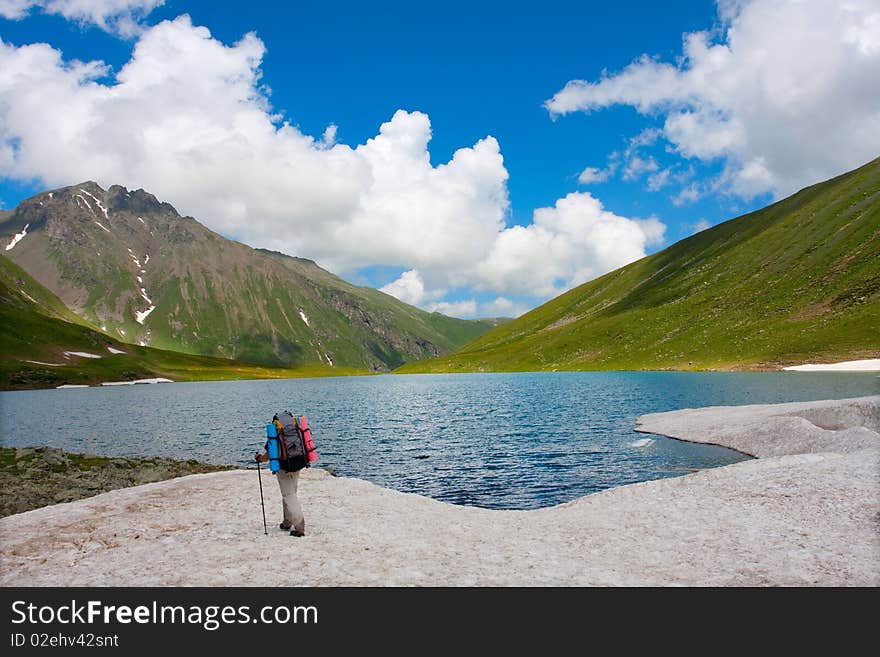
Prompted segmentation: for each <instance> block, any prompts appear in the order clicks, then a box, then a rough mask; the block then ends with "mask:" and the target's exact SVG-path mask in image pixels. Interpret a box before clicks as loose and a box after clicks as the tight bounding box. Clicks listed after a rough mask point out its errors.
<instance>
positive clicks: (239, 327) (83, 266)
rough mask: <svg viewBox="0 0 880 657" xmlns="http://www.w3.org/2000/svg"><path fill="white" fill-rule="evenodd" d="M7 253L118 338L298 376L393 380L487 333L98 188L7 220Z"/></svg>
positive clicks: (1, 225) (70, 193)
mask: <svg viewBox="0 0 880 657" xmlns="http://www.w3.org/2000/svg"><path fill="white" fill-rule="evenodd" d="M25 229H26V234H25V235H24V236H23V237H21V239H20V240H18V241H16V242H15V244H14V246H13V247H12V248H11V249H9V250H6V251H5V254H6V255H7V256H9V257H10V258H11V259H13V260H14V261H15V262H16V263H17V264H19V265H20V266H21V267H22V268H23V269H25V270H26V271H27V272H28V273H30V274H31V275H32V276H33V277H34V278H35V279H36V280H38V281H39V282H40V283H42V284H43V285H44V286H45V287H47V288H48V289H49V290H51V291H52V292H54V293H55V294H57V295H58V297H60V298H61V300H62V301H63V302H64V303H65V304H66V305H67V306H68V307H69V308H70V309H71V310H73V311H74V312H75V313H77V315H79V316H81V317H83V318H84V319H85V320H86V321H87V322H89V323H91V324H92V325H94V326H95V327H98V328H100V329H101V330H102V331H104V332H106V333H108V334H110V335H113V336H115V337H118V338H119V339H120V340H122V341H125V342H129V343H137V344H140V345H148V346H154V347H160V348H163V349H172V350H175V351H181V352H185V353H191V354H200V355H209V356H219V357H224V358H234V359H237V360H242V361H247V362H254V363H261V364H269V365H274V366H277V365H281V366H288V367H301V366H304V365H312V364H314V365H322V364H324V365H341V366H348V367H355V368H359V369H366V370H380V371H381V370H388V369H392V368H394V367H397V366H398V365H400V364H402V363H404V362H406V361H409V360H414V359H418V358H424V357H430V356H437V355H440V354H445V353H449V352H450V351H452V350H453V349H454V348H455V347H457V346H460V345H462V344H464V343H465V342H467V341H468V340H470V339H472V338H474V337H476V336H478V335H480V334H481V333H483V332H485V331H486V330H488V329H489V328H490V326H489V325H488V324H487V323H486V322H480V321H469V320H461V319H455V318H451V317H445V316H443V315H440V314H437V313H428V312H425V311H423V310H420V309H418V308H414V307H412V306H409V305H407V304H405V303H403V302H401V301H399V300H397V299H395V298H393V297H391V296H388V295H386V294H383V293H382V292H379V291H378V290H374V289H370V288H363V287H357V286H354V285H351V284H349V283H347V282H346V281H344V280H342V279H340V278H338V277H337V276H334V275H333V274H331V273H329V272H327V271H325V270H324V269H321V268H320V267H318V266H317V265H316V264H315V263H314V262H312V261H310V260H305V259H301V258H292V257H289V256H286V255H283V254H280V253H276V252H272V251H267V250H262V249H252V248H250V247H248V246H245V245H244V244H240V243H238V242H234V241H231V240H227V239H225V238H223V237H221V236H220V235H218V234H216V233H214V232H212V231H210V230H208V229H207V228H205V227H204V226H202V225H201V224H200V223H198V222H197V221H196V220H195V219H193V218H191V217H181V216H180V215H179V214H178V213H177V211H176V210H175V209H174V208H173V207H172V206H171V205H169V204H167V203H161V202H160V201H158V200H157V199H156V198H155V197H154V196H153V195H151V194H149V193H147V192H145V191H143V190H137V191H129V190H127V189H125V188H123V187H120V186H118V185H114V186H112V187H111V188H110V189H109V190H106V191H105V190H103V189H101V188H100V187H99V186H98V185H96V184H95V183H92V182H86V183H82V184H80V185H74V186H71V187H66V188H64V189H59V190H54V191H52V192H46V193H44V194H39V195H37V196H34V197H32V198H30V199H27V200H25V201H23V202H22V203H21V204H20V205H19V206H18V207H17V208H16V209H15V210H14V211H13V212H12V213H11V214H9V215H8V216H7V217H5V218H3V219H0V240H2V244H4V245H8V244H10V243H12V241H13V240H14V239H15V235H21V234H22V231H23V230H25Z"/></svg>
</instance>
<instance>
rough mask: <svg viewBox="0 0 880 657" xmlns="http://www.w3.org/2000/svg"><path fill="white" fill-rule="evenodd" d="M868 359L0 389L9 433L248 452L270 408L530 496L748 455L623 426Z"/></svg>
mask: <svg viewBox="0 0 880 657" xmlns="http://www.w3.org/2000/svg"><path fill="white" fill-rule="evenodd" d="M878 381H880V380H878V378H877V377H876V375H875V374H849V373H847V374H843V373H815V374H813V373H801V372H790V373H789V372H780V373H690V372H559V373H518V374H449V375H418V374H414V375H391V376H375V377H342V378H332V379H287V380H281V381H230V382H205V383H176V384H166V385H149V386H120V387H104V388H82V389H69V390H36V391H21V392H5V393H0V403H2V432H3V444H4V445H34V444H47V445H53V446H57V447H62V448H64V449H67V450H71V451H84V452H93V453H98V454H108V455H119V456H145V455H151V456H152V455H164V456H172V457H176V458H195V459H199V460H203V461H208V462H214V463H242V464H244V463H247V462H248V460H249V459H250V458H251V455H252V454H253V453H254V451H255V450H256V449H257V448H258V447H261V446H262V444H263V442H264V439H263V435H264V433H263V426H264V424H265V422H266V421H267V420H269V419H270V418H271V416H272V414H273V413H274V412H275V411H276V410H281V409H289V410H291V411H292V412H294V413H299V414H305V415H307V416H308V417H309V420H310V424H311V426H312V427H313V431H314V434H315V439H316V442H317V445H318V451H319V453H320V455H321V459H320V461H319V462H318V465H321V466H328V467H331V468H332V469H333V470H334V471H335V472H336V473H337V474H340V475H344V476H353V477H361V478H363V479H367V480H369V481H372V482H374V483H377V484H380V485H383V486H389V487H391V488H395V489H397V490H401V491H406V492H415V493H420V494H423V495H429V496H431V497H434V498H436V499H440V500H444V501H448V502H454V503H458V504H471V505H476V506H483V507H489V508H515V509H528V508H537V507H543V506H550V505H553V504H558V503H561V502H567V501H570V500H572V499H575V498H577V497H580V496H582V495H586V494H587V493H591V492H595V491H598V490H602V489H605V488H609V487H611V486H618V485H621V484H628V483H633V482H637V481H645V480H647V479H657V478H660V477H672V476H678V475H681V474H685V473H687V472H691V471H693V470H696V469H701V468H708V467H715V466H719V465H726V464H728V463H733V462H735V461H739V460H742V459H744V458H745V457H744V456H743V455H741V454H739V453H737V452H734V451H731V450H727V449H723V448H720V447H715V446H711V445H695V444H691V443H684V442H680V441H676V440H670V439H668V438H663V437H660V436H651V437H646V436H644V435H642V434H636V433H634V432H633V427H634V425H635V420H636V418H637V417H638V416H639V415H643V414H645V413H653V412H657V411H666V410H673V409H679V408H691V407H699V406H711V405H730V404H755V403H773V402H786V401H806V400H812V399H829V398H845V397H857V396H862V395H869V394H877V393H878V392H880V383H878Z"/></svg>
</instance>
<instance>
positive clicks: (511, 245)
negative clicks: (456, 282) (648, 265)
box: [474, 192, 665, 297]
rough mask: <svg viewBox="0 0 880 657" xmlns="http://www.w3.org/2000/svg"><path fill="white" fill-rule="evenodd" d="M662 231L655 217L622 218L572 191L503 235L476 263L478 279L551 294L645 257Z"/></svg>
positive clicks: (525, 291)
mask: <svg viewBox="0 0 880 657" xmlns="http://www.w3.org/2000/svg"><path fill="white" fill-rule="evenodd" d="M664 231H665V226H664V225H663V224H662V223H661V222H660V221H659V220H658V219H657V218H655V217H651V218H648V219H645V220H637V219H629V218H626V217H621V216H618V215H616V214H614V213H612V212H609V211H607V210H605V209H604V207H603V206H602V203H601V202H600V201H599V199H597V198H595V197H593V196H592V195H591V194H589V193H586V192H573V193H571V194H568V195H567V196H566V197H565V198H561V199H559V200H558V201H556V204H555V205H554V206H553V207H547V208H538V209H537V210H535V213H534V216H533V220H532V223H531V224H530V225H528V226H512V227H510V228H507V229H505V230H503V231H502V232H501V233H499V235H498V237H497V239H496V240H495V243H494V244H493V245H492V248H491V250H490V251H489V254H488V256H487V257H486V259H485V260H483V261H482V262H480V263H479V264H478V265H477V267H476V271H475V281H474V283H475V286H476V287H478V288H479V287H484V288H486V289H492V290H497V289H502V288H503V289H505V290H506V291H508V292H510V293H518V294H528V293H532V294H535V295H538V296H543V297H550V296H553V295H556V294H559V293H560V292H562V291H564V290H566V289H569V288H571V287H573V286H575V285H579V284H580V283H583V282H585V281H588V280H590V279H593V278H595V277H596V276H600V275H601V274H605V273H607V272H609V271H611V270H612V269H616V268H617V267H621V266H623V265H625V264H627V263H630V262H632V261H634V260H638V259H639V258H642V257H644V255H645V248H646V247H647V246H651V245H654V244H659V243H660V242H662V240H663V234H664ZM536 263H539V266H536Z"/></svg>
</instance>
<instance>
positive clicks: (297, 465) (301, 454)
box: [274, 411, 309, 472]
mask: <svg viewBox="0 0 880 657" xmlns="http://www.w3.org/2000/svg"><path fill="white" fill-rule="evenodd" d="M275 417H276V418H278V419H277V420H275V421H274V422H275V426H276V427H278V439H279V440H278V442H279V447H280V454H279V459H278V460H279V465H280V466H281V469H282V470H284V471H285V472H298V471H299V470H302V469H303V468H307V467H309V459H308V455H307V452H306V446H305V442H304V441H303V435H302V432H301V431H300V429H299V426H297V423H296V420H295V419H294V417H293V415H291V414H290V411H282V412H281V413H278V414H276V416H275Z"/></svg>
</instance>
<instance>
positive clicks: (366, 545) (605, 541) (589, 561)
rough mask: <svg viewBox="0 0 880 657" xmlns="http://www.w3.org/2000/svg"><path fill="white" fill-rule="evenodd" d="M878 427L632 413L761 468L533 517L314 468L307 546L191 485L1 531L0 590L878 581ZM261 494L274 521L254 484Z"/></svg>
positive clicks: (873, 409) (806, 409) (787, 414)
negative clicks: (282, 561) (285, 561)
mask: <svg viewBox="0 0 880 657" xmlns="http://www.w3.org/2000/svg"><path fill="white" fill-rule="evenodd" d="M713 416H714V419H713ZM689 417H690V421H689V420H688V418H689ZM878 421H880V396H872V397H863V398H858V399H850V400H836V401H823V402H798V403H794V404H776V405H760V406H751V407H715V408H707V409H690V410H683V411H672V412H669V413H659V414H653V415H648V416H642V417H641V418H639V428H640V430H642V431H647V430H656V431H657V432H658V433H662V434H663V435H670V434H681V435H684V434H685V433H687V432H690V433H687V437H686V438H685V439H688V440H690V439H694V438H696V439H698V440H702V441H704V442H715V441H717V442H720V443H722V444H725V443H726V444H725V446H729V447H732V448H734V449H744V450H752V451H754V452H755V453H756V454H757V455H758V458H757V459H754V460H750V461H743V462H740V463H736V464H733V465H729V466H724V467H720V468H714V469H710V470H704V471H700V472H696V473H693V474H690V475H685V476H681V477H675V478H670V479H660V480H653V481H647V482H643V483H638V484H632V485H627V486H621V487H617V488H612V489H609V490H605V491H602V492H599V493H595V494H592V495H587V496H585V497H582V498H579V499H577V500H574V501H572V502H568V503H565V504H561V505H558V506H554V507H549V508H544V509H539V510H535V511H499V510H487V509H481V508H476V507H463V506H454V505H451V504H446V503H443V502H438V501H436V500H432V499H430V498H426V497H423V496H420V495H415V494H406V493H400V492H397V491H394V490H390V489H385V488H381V487H379V486H377V485H374V484H371V483H369V482H366V481H364V480H361V479H354V478H346V477H339V478H333V477H330V476H329V475H328V474H327V473H326V472H322V471H320V470H317V469H316V470H308V471H305V472H304V474H303V476H302V480H301V486H300V491H301V500H302V502H303V506H304V509H305V512H306V531H307V535H306V537H305V538H303V539H293V538H291V537H289V536H287V534H286V533H283V532H280V531H279V530H272V531H270V534H269V536H263V531H262V521H261V519H260V517H259V495H258V493H257V490H256V488H257V482H255V481H253V480H254V479H256V473H254V471H253V470H233V471H229V472H216V473H210V474H199V475H191V476H187V477H182V478H179V479H173V480H168V481H163V482H159V483H154V484H147V485H145V486H138V487H135V488H128V489H121V490H116V491H112V492H109V493H105V494H102V495H98V496H96V497H92V498H88V499H84V500H80V501H78V502H73V503H69V504H59V505H54V506H50V507H45V508H42V509H36V510H34V511H30V512H27V513H23V514H19V515H16V516H10V517H8V518H4V519H2V520H0V529H2V531H3V534H4V536H5V537H7V538H6V539H5V540H4V544H3V546H2V558H3V561H4V563H5V564H6V567H5V569H4V573H3V574H2V576H0V584H2V585H5V586H17V585H21V584H23V583H28V584H30V585H48V584H53V585H59V584H61V585H77V584H90V585H97V586H104V585H117V586H118V585H157V586H180V585H206V586H241V585H278V584H279V583H280V584H286V585H306V586H325V585H326V586H346V585H348V586H397V585H401V586H404V585H405V586H410V585H417V586H420V585H452V586H459V585H471V586H472V585H477V586H483V585H502V586H508V585H527V586H530V585H545V586H584V585H624V586H645V585H648V586H650V585H690V586H704V585H707V586H724V585H736V586H743V585H745V586H755V585H758V586H761V585H783V586H803V585H829V586H841V585H861V586H878V585H880V532H878V521H877V518H878V510H880V490H878V488H880V487H878V482H877V477H876V474H877V472H878V469H880V434H878V432H877V428H878V427H877V423H878ZM689 425H690V428H688V426H689ZM820 425H821V426H820ZM823 426H824V428H823ZM682 427H684V428H685V430H686V431H685V430H682ZM699 427H703V428H699ZM706 427H710V428H711V427H714V429H713V432H708V430H707V429H706ZM750 427H751V428H750ZM756 427H764V428H765V431H764V432H763V434H761V436H755V435H753V434H754V429H755V428H756ZM695 431H700V432H701V435H699V436H697V435H696V434H694V432H695ZM749 441H751V442H749ZM263 488H264V492H265V497H266V510H267V514H269V517H270V520H272V521H274V520H275V516H277V515H278V507H279V505H280V502H279V499H280V498H279V495H278V487H277V485H275V484H274V482H272V481H271V480H270V478H269V477H267V476H266V474H265V473H264V475H263ZM274 524H276V523H274V522H272V525H274ZM47 527H50V528H52V530H51V531H49V532H47V531H46V528H47ZM196 548H197V549H196ZM271 554H274V555H276V556H277V555H278V554H282V555H287V556H288V557H290V558H293V557H294V556H296V558H297V559H298V561H299V563H300V568H298V569H297V570H296V571H295V572H290V573H287V574H286V575H285V580H284V581H281V582H279V581H278V573H276V572H268V571H265V570H257V571H254V569H252V568H251V567H250V564H252V563H254V562H255V560H261V559H266V558H268V557H269V555H271ZM182 562H186V563H187V564H188V567H187V568H186V569H185V570H184V569H180V568H178V567H177V566H176V564H179V563H182ZM61 564H63V565H64V567H60V566H61ZM56 566H58V567H56ZM47 573H51V574H50V575H47ZM59 576H60V577H61V580H59Z"/></svg>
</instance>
